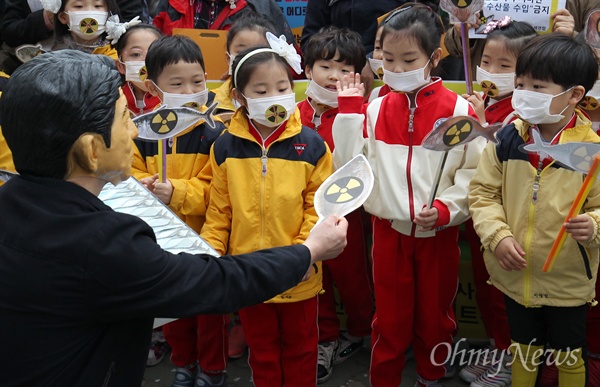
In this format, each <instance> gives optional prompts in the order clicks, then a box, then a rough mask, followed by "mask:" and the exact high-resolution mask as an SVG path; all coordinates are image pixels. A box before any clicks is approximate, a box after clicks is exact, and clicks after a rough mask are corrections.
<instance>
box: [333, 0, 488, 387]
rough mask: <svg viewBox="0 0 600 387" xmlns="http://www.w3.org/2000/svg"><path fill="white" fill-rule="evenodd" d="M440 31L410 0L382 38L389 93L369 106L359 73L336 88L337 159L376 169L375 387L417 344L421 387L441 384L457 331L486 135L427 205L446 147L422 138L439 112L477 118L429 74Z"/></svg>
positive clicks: (453, 161) (449, 170)
mask: <svg viewBox="0 0 600 387" xmlns="http://www.w3.org/2000/svg"><path fill="white" fill-rule="evenodd" d="M443 31H444V26H443V24H442V21H441V19H440V17H439V15H438V14H437V13H436V12H435V11H434V10H432V8H431V7H428V6H425V5H422V4H417V3H407V4H406V5H405V6H404V7H402V8H399V9H397V10H396V11H394V12H392V13H391V14H390V15H389V16H388V17H387V18H386V20H385V25H384V28H383V32H382V36H381V43H382V48H383V58H384V62H383V71H384V75H383V81H384V82H385V83H386V84H388V85H389V86H390V89H391V92H390V93H388V94H387V95H385V96H384V97H383V98H377V99H375V100H374V101H373V102H371V103H370V104H369V105H368V107H366V111H365V108H364V107H363V105H362V100H363V96H364V92H365V90H364V85H363V84H362V83H360V76H359V75H358V74H356V75H354V74H351V75H350V76H349V77H345V79H344V81H343V82H342V83H341V84H339V86H338V92H339V111H340V112H339V114H338V115H337V117H336V120H335V122H334V124H333V140H334V142H335V146H336V147H335V151H334V160H335V163H336V165H342V164H343V163H345V162H347V161H348V160H350V159H351V158H352V157H354V156H355V155H357V154H363V155H365V156H366V157H367V159H368V160H369V163H370V164H371V166H372V167H373V172H374V175H375V186H374V188H373V192H372V193H371V195H370V196H369V198H368V199H367V201H366V202H365V210H366V211H367V212H369V213H370V214H372V215H373V251H372V254H373V282H374V285H375V286H374V287H375V300H376V305H377V308H376V310H375V316H374V317H373V325H372V328H373V334H372V339H371V343H372V354H371V370H370V381H371V384H372V385H373V386H374V387H379V386H397V385H399V384H400V383H401V382H402V370H403V368H404V353H405V351H406V350H407V348H408V347H409V345H410V344H411V343H412V346H413V351H414V354H415V360H416V362H417V372H418V375H419V378H418V381H417V384H416V385H417V386H424V385H429V384H434V383H437V380H438V379H440V378H442V377H444V376H445V375H446V368H445V367H444V363H445V360H446V358H447V356H450V355H449V353H448V347H450V346H451V345H452V335H453V333H454V330H455V329H456V320H455V318H454V311H453V301H454V297H455V294H456V289H457V287H458V263H459V259H460V251H459V248H458V244H457V239H458V225H459V224H461V223H462V222H464V221H465V220H466V219H467V218H468V215H469V211H468V203H467V193H468V184H469V181H470V179H471V177H472V175H473V173H474V172H475V167H476V165H477V161H478V159H479V154H480V152H481V149H482V148H483V145H484V141H483V140H482V139H476V140H474V141H473V142H470V143H468V144H466V145H465V146H461V147H458V148H455V149H452V150H451V151H450V152H449V154H448V159H447V161H446V164H445V167H444V170H443V172H442V173H441V179H440V181H439V187H438V188H437V191H436V192H437V194H436V199H435V201H434V202H433V205H431V204H430V203H428V201H429V196H430V194H431V191H432V190H433V189H434V188H433V187H434V186H435V181H436V179H435V176H436V173H437V172H438V169H439V166H440V161H441V158H442V152H436V151H431V150H428V149H425V148H424V147H423V146H421V144H422V141H423V139H424V137H425V136H426V135H427V134H428V133H429V132H430V131H431V130H432V128H434V126H435V124H436V122H439V120H441V119H445V118H448V117H452V116H455V115H471V116H475V113H474V111H473V109H472V108H471V107H470V106H469V103H468V102H467V101H466V100H465V99H463V98H462V97H460V96H458V95H456V93H454V92H452V91H450V90H448V89H446V88H444V86H443V85H442V81H441V79H439V78H432V77H431V75H430V74H431V71H432V69H433V68H435V67H437V66H438V64H439V61H440V60H441V56H442V49H441V48H440V45H439V44H440V37H441V34H442V33H443ZM363 132H364V133H363ZM430 205H431V208H427V207H428V206H430ZM443 344H447V345H443Z"/></svg>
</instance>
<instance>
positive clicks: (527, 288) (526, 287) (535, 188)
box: [523, 158, 544, 307]
mask: <svg viewBox="0 0 600 387" xmlns="http://www.w3.org/2000/svg"><path fill="white" fill-rule="evenodd" d="M543 167H544V160H543V159H542V158H540V160H539V161H538V167H537V171H536V174H535V178H534V179H533V185H532V187H531V189H532V194H531V202H530V203H529V211H528V216H527V234H526V236H525V260H528V259H527V257H529V252H530V251H531V241H532V239H533V216H534V214H535V205H536V203H537V201H538V192H539V190H540V179H541V177H542V172H543ZM523 270H524V273H523V274H524V278H523V281H524V282H523V301H524V303H525V306H526V307H527V306H529V305H530V304H531V294H530V293H531V271H530V270H529V262H528V264H527V267H525V269H523Z"/></svg>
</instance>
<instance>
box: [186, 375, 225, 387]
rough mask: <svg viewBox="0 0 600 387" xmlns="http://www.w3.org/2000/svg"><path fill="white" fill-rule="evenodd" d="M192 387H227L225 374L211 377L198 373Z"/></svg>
mask: <svg viewBox="0 0 600 387" xmlns="http://www.w3.org/2000/svg"><path fill="white" fill-rule="evenodd" d="M194 387H227V374H226V373H224V372H223V373H221V374H219V375H215V376H212V377H211V376H209V375H207V374H205V373H203V372H198V375H197V376H196V384H195V385H194Z"/></svg>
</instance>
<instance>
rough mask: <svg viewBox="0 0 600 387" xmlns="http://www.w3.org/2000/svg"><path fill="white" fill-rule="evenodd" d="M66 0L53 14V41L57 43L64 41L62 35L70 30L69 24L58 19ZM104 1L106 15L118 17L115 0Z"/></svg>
mask: <svg viewBox="0 0 600 387" xmlns="http://www.w3.org/2000/svg"><path fill="white" fill-rule="evenodd" d="M67 2H69V0H62V2H61V5H60V9H59V10H58V12H57V13H56V14H55V15H54V41H56V42H58V43H62V42H63V41H64V37H65V36H68V35H70V34H71V31H69V25H68V24H62V22H61V21H60V20H58V14H59V13H60V12H64V10H65V6H66V5H67ZM104 2H105V3H106V8H107V9H108V16H109V17H110V16H111V15H118V16H119V19H120V18H121V11H120V10H119V6H118V5H117V0H104Z"/></svg>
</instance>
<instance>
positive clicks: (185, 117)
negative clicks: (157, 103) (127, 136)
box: [133, 102, 218, 141]
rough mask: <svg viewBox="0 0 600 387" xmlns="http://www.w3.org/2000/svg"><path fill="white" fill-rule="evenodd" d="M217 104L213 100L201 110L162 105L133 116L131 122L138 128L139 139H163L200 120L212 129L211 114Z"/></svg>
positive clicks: (213, 126) (212, 120) (175, 134)
mask: <svg viewBox="0 0 600 387" xmlns="http://www.w3.org/2000/svg"><path fill="white" fill-rule="evenodd" d="M217 106H218V102H215V103H213V104H212V105H210V106H209V107H208V108H207V109H206V111H204V112H201V111H199V110H196V109H192V108H189V107H176V108H167V107H166V105H163V106H161V107H160V108H158V109H157V110H153V111H151V112H150V113H146V114H142V115H140V116H137V117H135V118H134V119H133V123H134V124H135V126H137V128H138V132H139V134H138V138H139V139H140V140H146V141H158V140H165V139H168V138H172V137H175V136H177V135H178V134H179V133H181V132H183V131H184V130H186V129H187V128H189V127H190V126H192V125H194V124H195V123H197V122H199V121H200V120H205V121H206V124H207V125H208V126H210V127H211V128H213V129H214V128H215V127H216V125H215V121H214V119H213V116H212V114H213V112H214V111H215V109H216V108H217Z"/></svg>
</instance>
